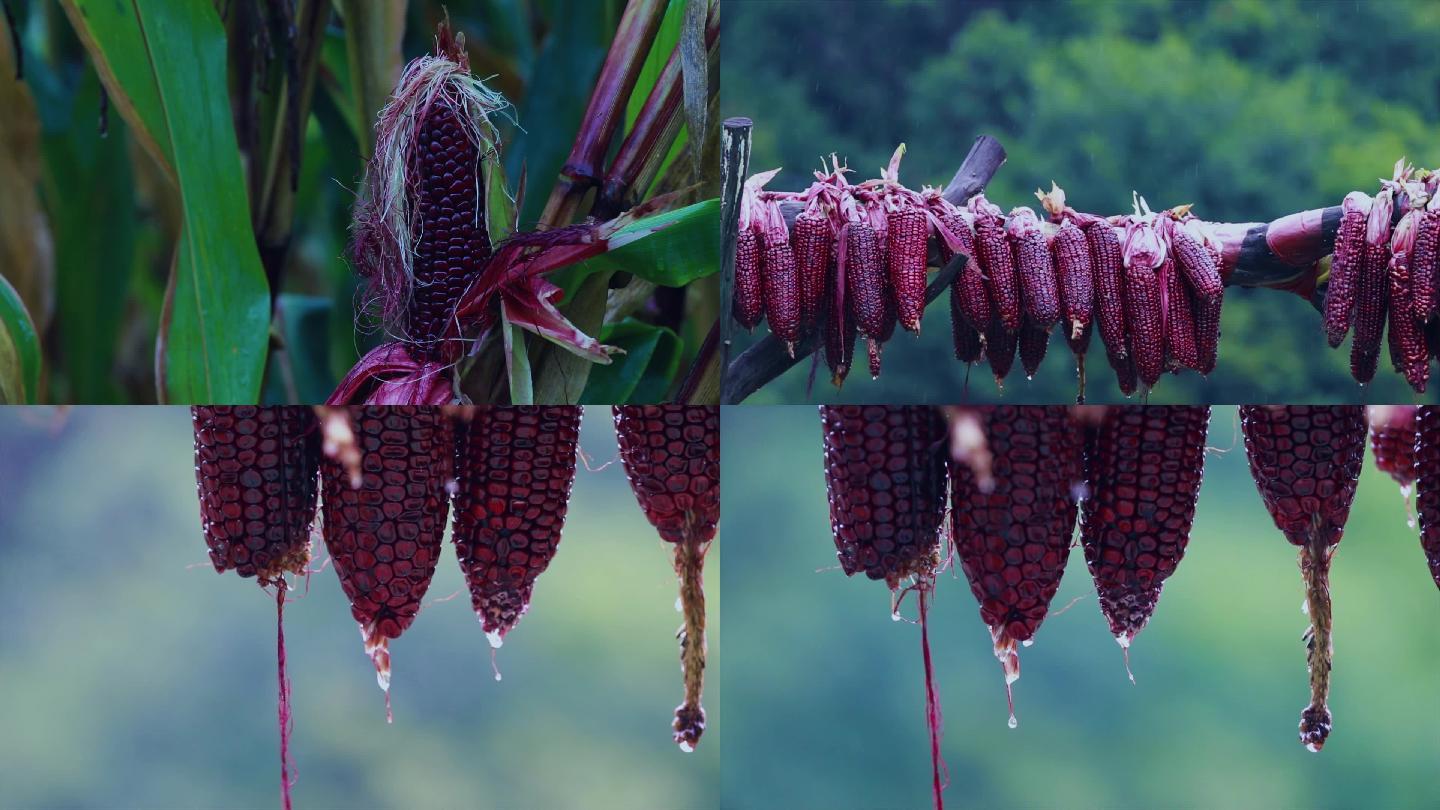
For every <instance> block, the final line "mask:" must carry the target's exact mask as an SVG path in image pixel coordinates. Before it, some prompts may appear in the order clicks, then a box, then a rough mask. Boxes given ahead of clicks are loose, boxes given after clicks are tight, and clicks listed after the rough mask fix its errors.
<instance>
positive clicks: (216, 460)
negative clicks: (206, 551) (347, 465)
mask: <svg viewBox="0 0 1440 810" xmlns="http://www.w3.org/2000/svg"><path fill="white" fill-rule="evenodd" d="M190 414H191V420H192V421H193V422H194V426H195V485H196V489H197V491H198V493H199V496H200V518H201V523H202V525H203V527H204V530H205V543H206V545H207V546H209V548H210V562H211V564H213V565H214V566H215V570H216V571H217V572H220V573H224V572H225V571H231V570H233V571H234V572H235V573H236V574H238V575H240V576H242V577H256V578H258V579H259V580H260V582H261V584H271V583H274V582H276V581H277V580H279V579H280V578H281V577H282V576H283V575H285V574H287V573H288V574H299V573H303V572H304V570H305V566H306V564H307V563H308V562H309V561H310V526H311V524H312V523H313V522H314V520H315V503H316V493H317V491H318V487H319V481H318V479H317V478H316V474H317V472H318V471H319V468H320V431H319V430H318V429H317V426H316V423H315V414H314V412H313V411H312V410H311V409H310V408H306V407H300V406H289V405H287V406H269V407H255V406H228V405H197V406H195V407H193V408H191V409H190Z"/></svg>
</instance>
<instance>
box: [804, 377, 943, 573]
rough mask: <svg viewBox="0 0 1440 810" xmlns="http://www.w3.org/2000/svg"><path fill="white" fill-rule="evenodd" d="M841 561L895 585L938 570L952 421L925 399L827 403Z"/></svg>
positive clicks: (828, 475) (824, 413)
mask: <svg viewBox="0 0 1440 810" xmlns="http://www.w3.org/2000/svg"><path fill="white" fill-rule="evenodd" d="M820 420H821V423H822V427H823V429H824V436H825V481H826V485H827V489H828V491H829V496H830V525H831V528H832V530H833V531H834V539H835V548H836V552H837V555H838V557H839V559H840V567H841V568H842V569H843V570H844V571H845V574H846V575H847V576H853V575H855V574H857V573H862V572H863V573H864V574H865V575H866V576H868V577H869V578H870V579H878V580H885V581H886V583H887V584H889V585H890V587H891V588H897V587H899V586H900V583H901V581H902V580H904V579H906V578H908V577H911V576H915V575H920V574H925V573H928V572H930V571H932V570H933V569H934V567H935V565H936V563H937V562H938V558H937V555H938V552H939V548H940V535H939V529H940V521H941V518H942V516H943V513H944V510H945V449H944V446H943V444H944V438H945V425H944V421H943V420H942V419H941V418H940V415H939V413H938V412H937V411H936V410H935V409H934V408H931V407H929V406H924V405H869V406H860V405H822V406H821V407H820Z"/></svg>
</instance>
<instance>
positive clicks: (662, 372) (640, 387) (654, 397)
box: [580, 318, 680, 404]
mask: <svg viewBox="0 0 1440 810" xmlns="http://www.w3.org/2000/svg"><path fill="white" fill-rule="evenodd" d="M600 339H601V340H603V341H604V342H605V343H607V344H609V345H611V346H619V347H620V348H622V349H624V350H625V354H622V355H616V356H615V357H614V359H613V361H612V362H611V363H610V365H608V366H594V367H592V368H591V369H590V377H589V379H588V380H587V381H586V383H585V393H584V394H582V395H581V398H580V400H581V401H582V402H592V403H603V404H615V403H620V402H635V403H644V404H650V403H655V402H663V401H664V400H665V395H666V394H667V393H669V391H670V385H671V383H672V382H674V379H675V373H676V372H677V371H678V370H679V368H680V338H679V336H677V335H676V334H675V333H674V332H672V331H671V330H669V329H666V328H665V327H663V326H654V325H652V324H648V323H645V322H643V321H637V320H635V319H634V318H626V319H625V320H623V321H621V322H620V323H618V324H614V325H612V326H608V327H606V328H605V330H604V331H603V332H601V333H600Z"/></svg>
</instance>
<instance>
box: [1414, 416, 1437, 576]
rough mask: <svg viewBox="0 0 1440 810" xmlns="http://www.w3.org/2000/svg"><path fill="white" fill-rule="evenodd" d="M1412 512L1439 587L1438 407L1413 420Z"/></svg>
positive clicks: (1422, 545) (1431, 572)
mask: <svg viewBox="0 0 1440 810" xmlns="http://www.w3.org/2000/svg"><path fill="white" fill-rule="evenodd" d="M1415 433H1416V437H1415V507H1416V508H1415V512H1416V515H1417V516H1418V518H1419V522H1420V547H1421V548H1422V549H1423V550H1424V552H1425V559H1426V561H1427V562H1429V564H1430V575H1431V576H1432V577H1434V578H1435V585H1436V586H1437V587H1440V407H1437V406H1434V405H1425V406H1423V407H1421V408H1420V409H1419V411H1418V412H1417V414H1416V417H1415Z"/></svg>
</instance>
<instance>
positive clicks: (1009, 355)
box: [985, 315, 1020, 388]
mask: <svg viewBox="0 0 1440 810" xmlns="http://www.w3.org/2000/svg"><path fill="white" fill-rule="evenodd" d="M1019 339H1020V336H1019V334H1018V333H1016V332H1012V331H1010V330H1009V329H1006V328H1005V324H1003V323H1001V321H1000V317H999V316H998V315H996V316H992V317H991V318H990V325H989V326H988V327H987V328H986V329H985V360H986V362H988V363H989V364H990V373H991V374H993V375H994V376H995V384H996V385H997V386H999V387H1001V388H1004V387H1005V378H1006V377H1007V376H1009V374H1010V367H1011V366H1013V365H1015V349H1016V344H1017V343H1018V342H1019Z"/></svg>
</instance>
